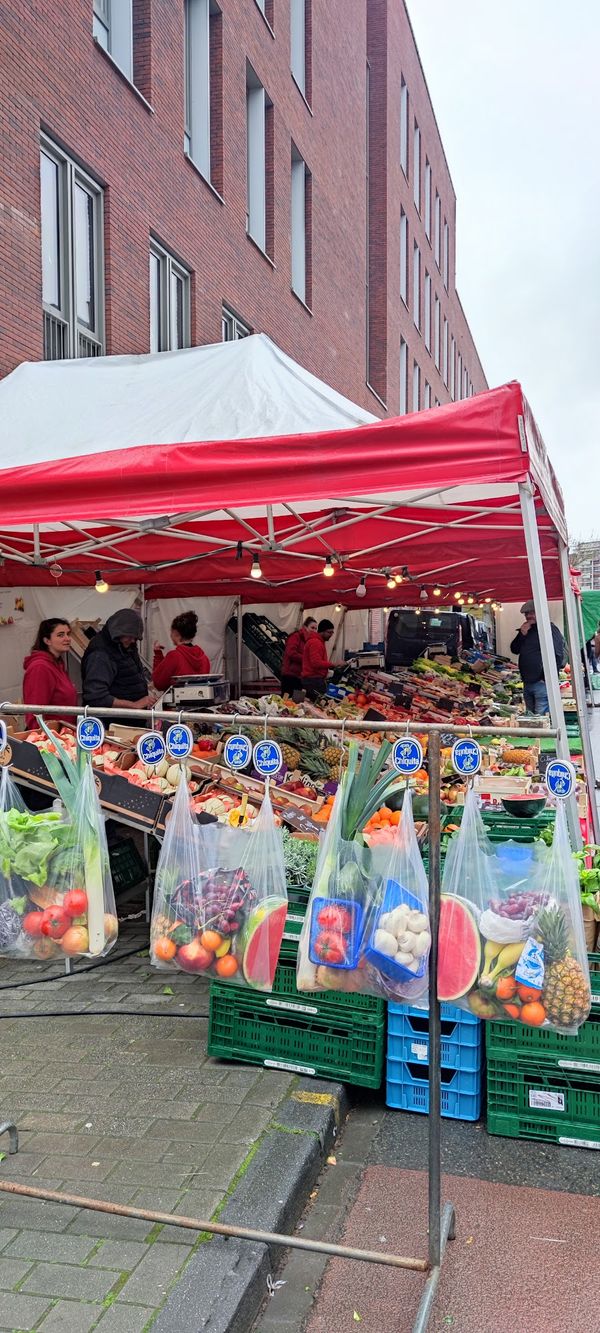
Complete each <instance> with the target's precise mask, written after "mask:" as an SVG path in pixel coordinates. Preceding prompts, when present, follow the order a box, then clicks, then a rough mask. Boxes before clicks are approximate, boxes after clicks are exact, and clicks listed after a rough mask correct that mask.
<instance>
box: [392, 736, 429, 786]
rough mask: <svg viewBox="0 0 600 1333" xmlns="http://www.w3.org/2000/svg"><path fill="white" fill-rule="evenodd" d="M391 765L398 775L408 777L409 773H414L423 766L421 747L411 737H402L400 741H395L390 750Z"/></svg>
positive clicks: (419, 743)
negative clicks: (401, 774) (402, 774)
mask: <svg viewBox="0 0 600 1333" xmlns="http://www.w3.org/2000/svg"><path fill="white" fill-rule="evenodd" d="M392 763H393V765H394V768H397V769H398V772H399V773H404V774H405V775H406V776H407V777H410V775H411V773H416V772H417V771H418V769H420V768H421V766H422V764H423V746H422V745H421V742H420V741H417V740H415V739H414V737H412V736H403V738H402V740H399V741H396V744H395V746H394V748H393V750H392Z"/></svg>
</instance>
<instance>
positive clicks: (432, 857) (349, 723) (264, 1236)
mask: <svg viewBox="0 0 600 1333" xmlns="http://www.w3.org/2000/svg"><path fill="white" fill-rule="evenodd" d="M26 712H27V713H31V712H34V713H40V714H43V715H46V716H51V715H52V714H56V713H59V714H60V716H61V717H64V716H73V717H78V716H81V714H82V710H81V709H80V708H66V707H60V708H54V709H52V708H47V707H40V708H36V707H35V706H34V705H32V704H28V705H27V706H26V707H25V706H23V705H17V704H12V703H3V704H0V716H1V715H2V714H7V715H8V714H12V715H17V716H20V715H22V714H24V713H26ZM94 715H97V716H99V717H102V718H109V719H113V718H115V719H116V718H117V717H122V716H124V715H125V710H124V709H118V708H98V709H95V710H94ZM126 716H127V718H128V720H133V719H135V720H136V721H144V722H150V723H151V724H153V723H154V722H155V720H156V718H155V713H154V710H150V709H128V710H127V712H126ZM161 721H168V722H187V723H190V724H194V723H201V722H207V723H211V724H214V723H224V724H225V725H227V726H231V724H232V721H234V722H237V724H238V725H239V726H240V729H243V726H244V719H243V718H242V717H240V715H239V714H238V715H236V716H235V718H234V717H233V715H232V714H231V713H218V712H216V711H215V712H207V713H187V712H184V711H182V712H165V713H161ZM265 723H266V725H268V726H269V727H278V728H281V729H283V730H285V728H286V727H291V726H293V727H306V728H311V729H316V730H319V731H332V730H335V729H338V730H339V721H338V719H336V718H298V717H271V716H268V717H267V718H266V719H265ZM399 729H402V730H405V731H406V733H407V734H419V735H427V736H428V738H429V741H428V751H427V757H428V765H429V792H430V802H429V916H430V924H431V952H430V957H429V1116H428V1173H429V1196H428V1215H429V1239H428V1253H427V1256H426V1257H422V1258H417V1257H409V1256H404V1255H393V1254H384V1253H379V1252H377V1251H372V1250H363V1249H358V1248H354V1247H351V1246H345V1245H333V1244H329V1243H327V1242H323V1241H316V1240H309V1239H306V1238H304V1237H301V1236H286V1235H281V1234H278V1233H271V1232H268V1231H260V1230H255V1229H253V1228H249V1227H240V1226H226V1225H224V1224H223V1223H220V1222H213V1221H205V1220H203V1219H198V1218H189V1217H175V1216H173V1215H172V1214H171V1213H162V1212H155V1211H153V1210H149V1209H143V1208H135V1207H132V1206H124V1205H120V1204H116V1203H110V1202H106V1201H104V1200H100V1199H90V1198H86V1197H83V1196H79V1195H72V1194H64V1193H61V1192H59V1191H57V1190H46V1189H38V1188H34V1187H32V1186H27V1185H20V1184H17V1183H15V1182H13V1181H0V1192H4V1193H8V1194H17V1195H21V1196H24V1197H27V1198H32V1199H38V1200H40V1201H42V1200H44V1201H52V1202H56V1203H63V1204H66V1205H69V1206H71V1207H73V1206H75V1207H79V1208H87V1209H90V1210H92V1211H96V1212H107V1213H113V1214H117V1215H118V1216H121V1217H132V1218H142V1219H144V1220H147V1221H151V1222H158V1223H165V1224H169V1225H171V1226H173V1225H175V1226H180V1227H183V1228H184V1229H187V1230H193V1231H197V1232H202V1231H206V1232H209V1233H211V1234H214V1235H220V1236H225V1237H236V1238H238V1239H242V1240H250V1241H255V1242H258V1243H263V1244H269V1245H279V1246H281V1247H283V1248H290V1249H298V1250H308V1251H312V1252H316V1253H319V1254H325V1255H329V1256H331V1257H334V1258H342V1259H356V1260H361V1261H363V1262H365V1263H375V1264H383V1265H386V1266H389V1267H392V1268H401V1269H408V1270H412V1271H414V1272H417V1273H423V1274H425V1275H426V1278H427V1280H426V1283H425V1286H424V1288H423V1292H422V1296H421V1301H420V1304H419V1309H418V1312H417V1315H416V1318H415V1321H414V1323H413V1327H412V1333H425V1330H426V1329H427V1327H428V1324H429V1318H430V1315H431V1311H432V1309H433V1303H434V1300H435V1296H436V1292H437V1288H438V1284H439V1279H440V1273H441V1266H442V1261H443V1258H444V1253H445V1250H446V1245H447V1242H448V1241H449V1240H453V1239H454V1235H455V1224H456V1219H455V1210H454V1206H453V1204H452V1203H450V1202H446V1203H444V1204H443V1205H442V1194H441V1078H440V1045H441V1019H440V1003H439V1001H438V998H437V984H436V983H437V957H438V928H439V915H440V882H441V863H440V841H441V811H440V800H439V799H438V800H436V801H432V800H431V794H432V793H433V792H434V791H435V792H438V793H439V792H440V778H441V765H440V756H441V736H442V735H444V734H447V732H448V729H449V728H448V724H444V725H442V724H433V723H430V724H426V723H421V722H409V723H406V724H402V728H399V725H398V723H397V722H364V721H361V720H358V719H357V720H354V719H346V721H345V725H344V732H345V733H346V734H349V735H351V733H352V732H353V731H361V732H363V733H364V732H365V731H369V732H383V733H386V732H392V733H394V734H397V733H398V731H399ZM451 730H452V734H453V735H455V736H456V737H462V736H466V737H473V738H475V737H485V736H493V735H495V734H496V732H497V728H493V727H477V726H473V727H464V726H463V727H459V726H456V727H452V728H451ZM503 734H504V735H506V736H520V737H523V736H527V735H534V736H535V735H537V732H536V731H535V730H532V731H527V729H526V728H506V729H504V731H503ZM545 735H546V736H548V737H553V738H555V739H557V740H558V741H560V737H559V733H558V732H557V731H556V730H550V731H546V732H545ZM8 744H10V735H9V737H8ZM575 813H576V807H575ZM7 1130H8V1131H9V1133H10V1135H11V1151H16V1149H17V1139H16V1129H15V1126H14V1125H11V1124H9V1123H6V1124H0V1133H2V1132H4V1131H7Z"/></svg>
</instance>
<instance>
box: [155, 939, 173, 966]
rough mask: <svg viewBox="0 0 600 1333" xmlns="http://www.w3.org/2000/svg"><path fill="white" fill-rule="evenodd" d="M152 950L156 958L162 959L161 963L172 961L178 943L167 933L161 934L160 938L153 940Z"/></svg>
mask: <svg viewBox="0 0 600 1333" xmlns="http://www.w3.org/2000/svg"><path fill="white" fill-rule="evenodd" d="M152 952H153V954H154V957H155V958H159V959H160V961H161V963H170V961H171V959H172V958H174V957H175V954H176V953H177V945H176V943H175V941H174V940H170V939H169V938H168V936H167V935H159V937H158V939H157V940H154V942H153V945H152Z"/></svg>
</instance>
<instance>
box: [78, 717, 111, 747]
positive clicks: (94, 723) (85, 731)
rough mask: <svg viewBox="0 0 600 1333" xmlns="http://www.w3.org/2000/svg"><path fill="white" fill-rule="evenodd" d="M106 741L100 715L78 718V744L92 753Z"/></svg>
mask: <svg viewBox="0 0 600 1333" xmlns="http://www.w3.org/2000/svg"><path fill="white" fill-rule="evenodd" d="M103 743H104V726H103V724H102V722H101V721H100V718H99V717H80V718H78V720H77V744H78V745H79V747H80V749H81V750H85V751H86V753H88V754H91V753H92V751H93V750H99V749H100V746H101V745H102V744H103Z"/></svg>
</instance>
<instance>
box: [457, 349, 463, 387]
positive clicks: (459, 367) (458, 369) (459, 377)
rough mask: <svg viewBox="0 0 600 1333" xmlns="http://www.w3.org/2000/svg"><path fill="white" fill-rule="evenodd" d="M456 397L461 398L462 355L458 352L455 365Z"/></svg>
mask: <svg viewBox="0 0 600 1333" xmlns="http://www.w3.org/2000/svg"><path fill="white" fill-rule="evenodd" d="M456 397H457V398H462V356H461V354H460V352H459V353H458V362H457V366H456Z"/></svg>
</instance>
